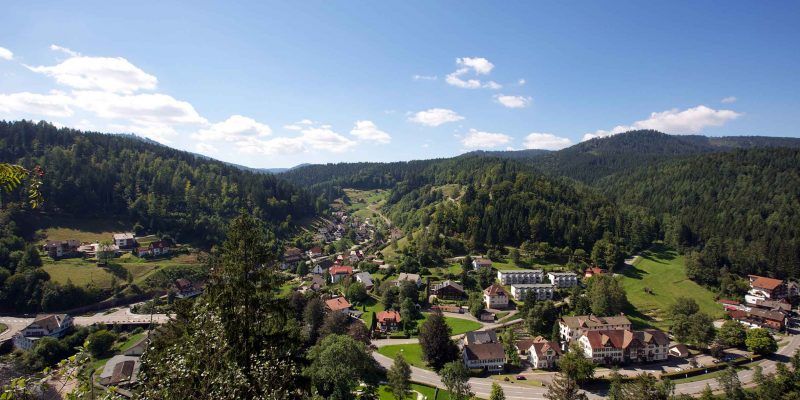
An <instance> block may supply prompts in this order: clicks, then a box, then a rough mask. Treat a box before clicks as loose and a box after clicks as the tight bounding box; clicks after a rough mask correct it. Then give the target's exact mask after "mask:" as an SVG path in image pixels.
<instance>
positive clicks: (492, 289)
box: [483, 284, 508, 297]
mask: <svg viewBox="0 0 800 400" xmlns="http://www.w3.org/2000/svg"><path fill="white" fill-rule="evenodd" d="M483 293H484V294H488V295H489V296H492V297H494V296H508V294H507V293H506V290H505V289H503V287H502V286H500V285H498V284H493V285H492V286H489V287H488V288H486V290H484V291H483Z"/></svg>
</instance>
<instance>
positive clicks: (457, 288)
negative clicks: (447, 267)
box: [433, 280, 464, 292]
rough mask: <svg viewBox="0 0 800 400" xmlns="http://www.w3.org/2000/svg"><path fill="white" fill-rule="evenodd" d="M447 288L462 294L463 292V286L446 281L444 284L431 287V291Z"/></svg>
mask: <svg viewBox="0 0 800 400" xmlns="http://www.w3.org/2000/svg"><path fill="white" fill-rule="evenodd" d="M448 286H449V287H451V288H453V289H456V290H458V291H459V292H463V291H464V287H463V286H461V285H459V284H458V283H455V282H453V281H451V280H446V281H444V282H439V283H437V284H435V285H433V290H440V289H442V288H445V287H448Z"/></svg>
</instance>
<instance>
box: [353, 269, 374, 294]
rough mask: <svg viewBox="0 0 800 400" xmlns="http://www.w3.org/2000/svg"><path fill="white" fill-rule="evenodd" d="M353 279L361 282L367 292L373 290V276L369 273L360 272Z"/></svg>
mask: <svg viewBox="0 0 800 400" xmlns="http://www.w3.org/2000/svg"><path fill="white" fill-rule="evenodd" d="M353 277H355V278H356V281H357V282H361V283H362V284H363V285H364V287H365V288H366V289H367V290H372V287H373V286H374V285H373V283H372V275H370V274H369V272H366V271H364V272H359V273H357V274H355V275H353Z"/></svg>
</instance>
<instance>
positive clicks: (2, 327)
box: [0, 324, 8, 333]
mask: <svg viewBox="0 0 800 400" xmlns="http://www.w3.org/2000/svg"><path fill="white" fill-rule="evenodd" d="M6 329H8V325H6V324H0V333H3V332H5V331H6Z"/></svg>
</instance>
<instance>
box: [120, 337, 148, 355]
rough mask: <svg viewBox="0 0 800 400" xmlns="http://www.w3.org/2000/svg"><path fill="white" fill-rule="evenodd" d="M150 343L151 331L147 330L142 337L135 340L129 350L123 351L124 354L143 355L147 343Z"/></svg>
mask: <svg viewBox="0 0 800 400" xmlns="http://www.w3.org/2000/svg"><path fill="white" fill-rule="evenodd" d="M149 343H150V332H145V334H144V335H142V337H141V338H140V339H139V340H137V341H136V342H134V343H133V344H132V345H131V346H130V347H128V349H127V350H125V351H123V352H122V354H124V355H126V356H141V355H142V354H144V351H145V349H147V345H148V344H149Z"/></svg>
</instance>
